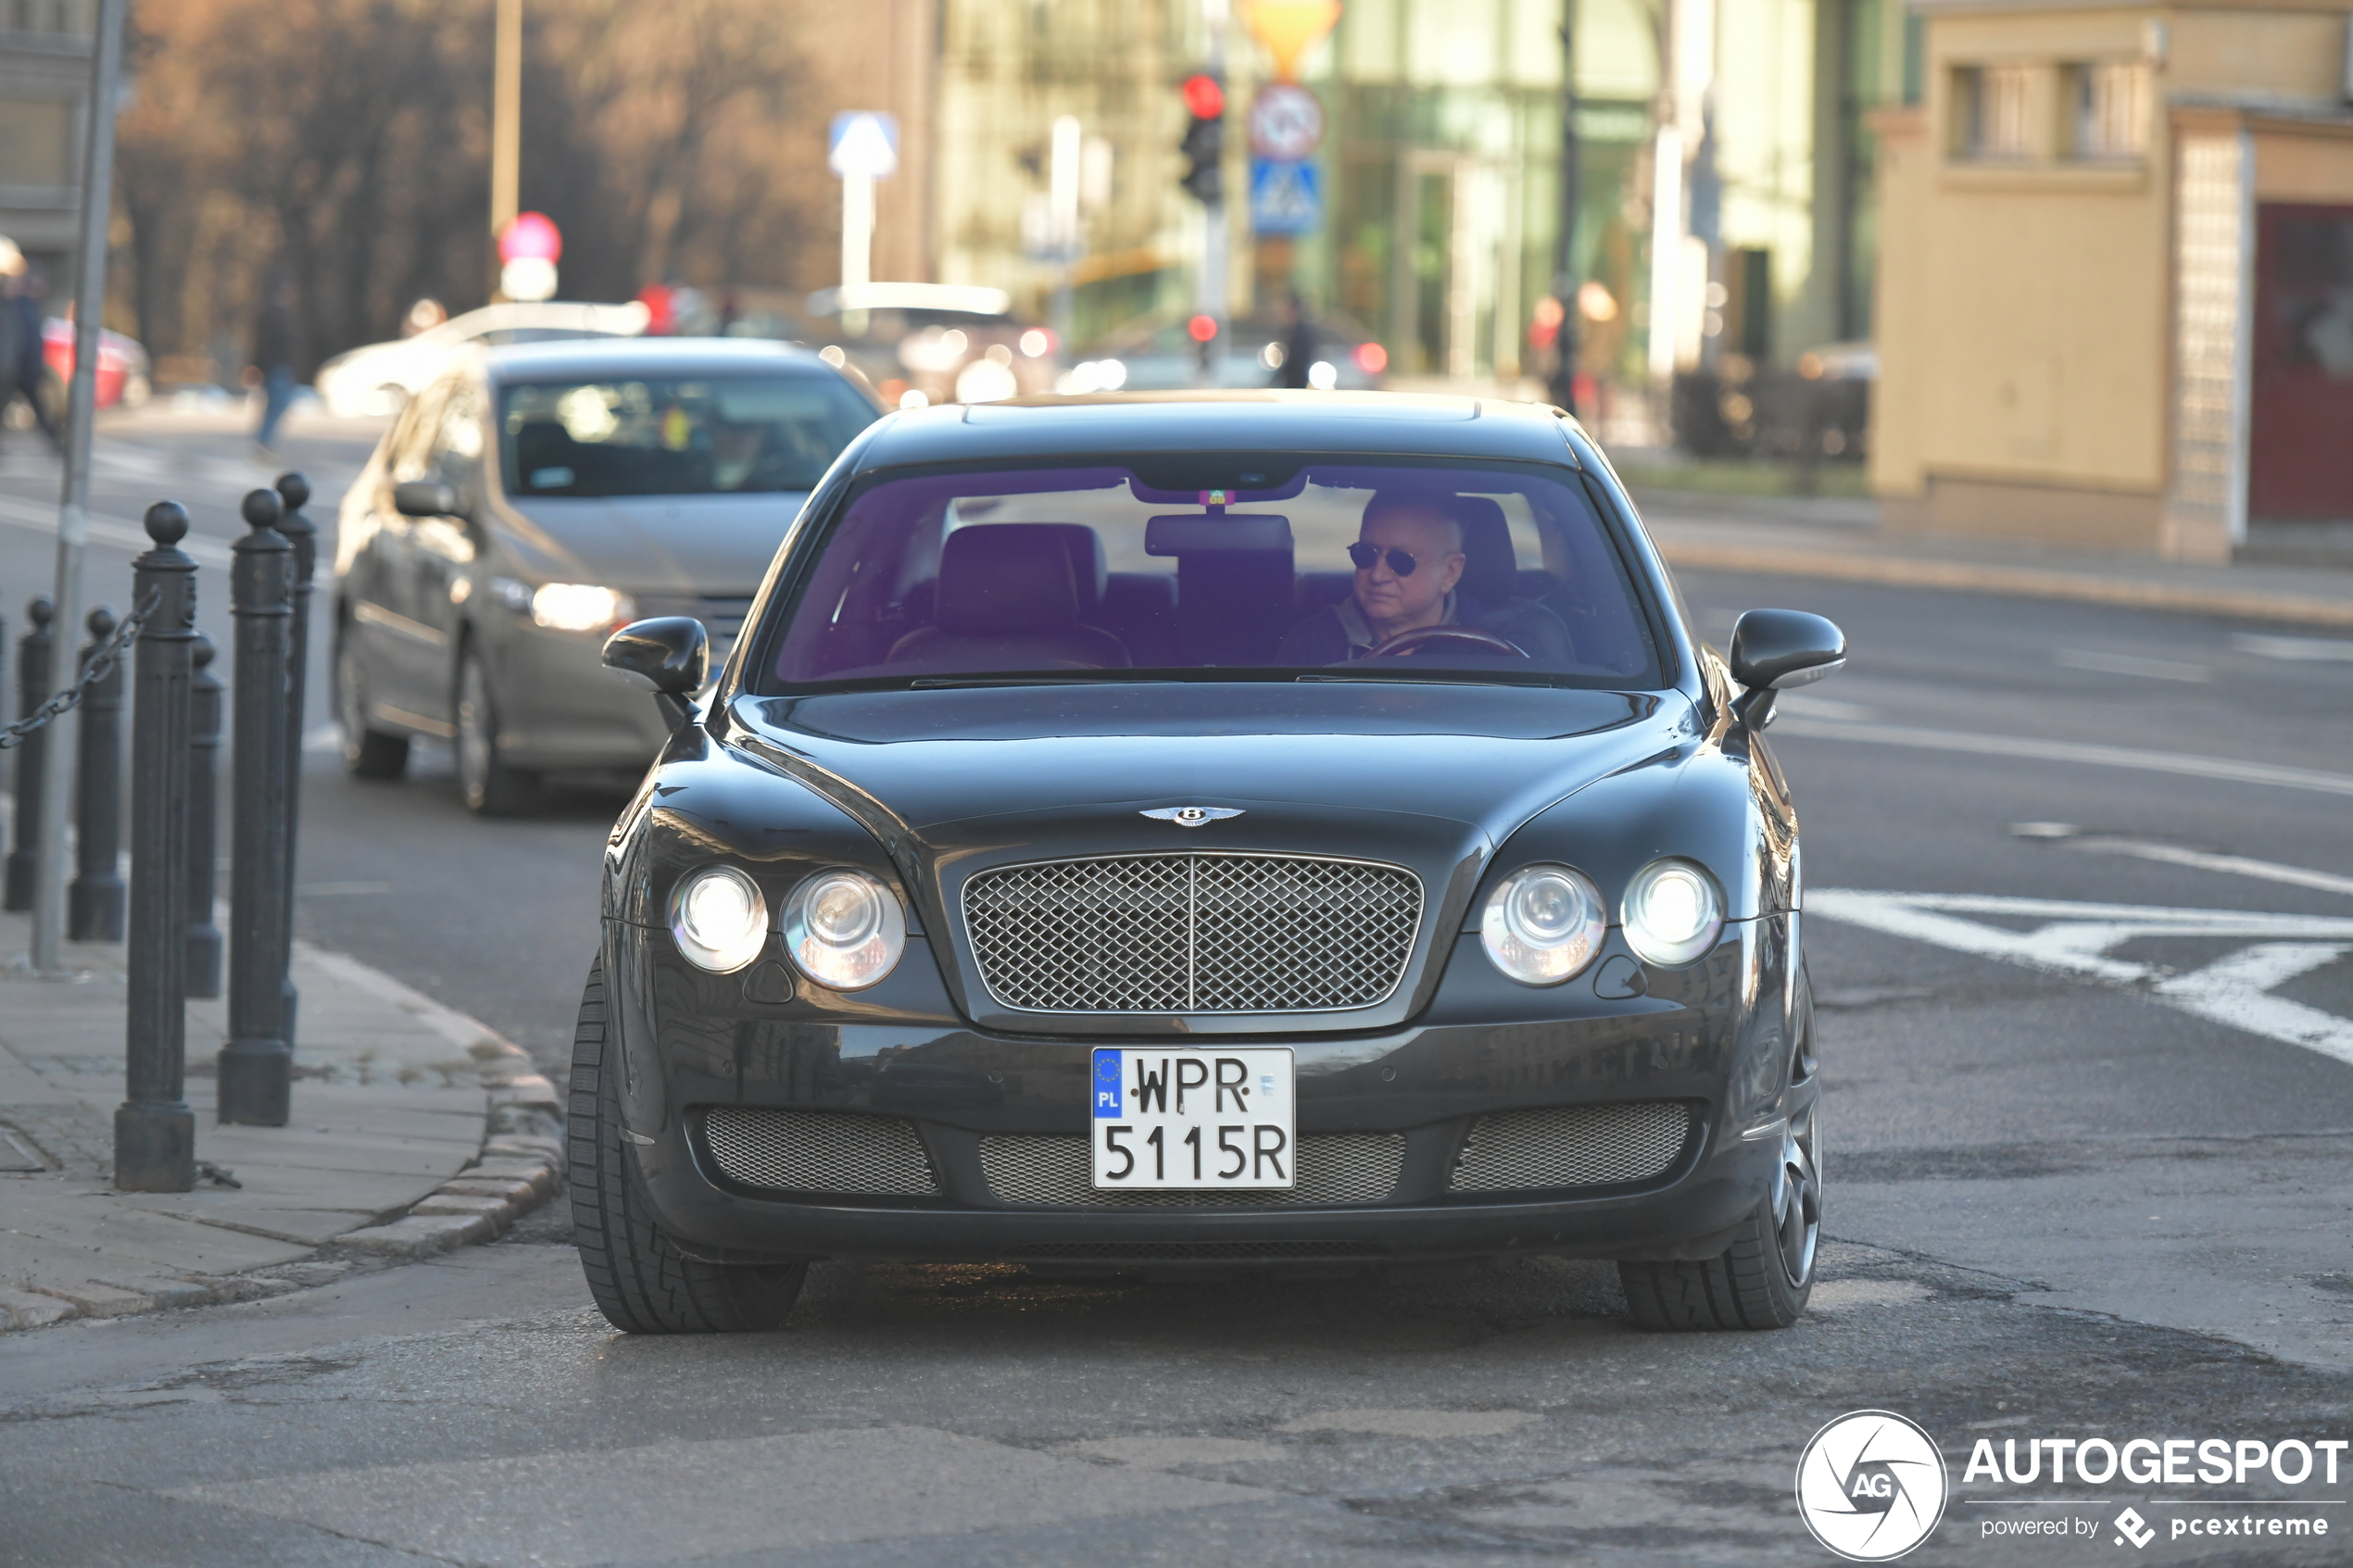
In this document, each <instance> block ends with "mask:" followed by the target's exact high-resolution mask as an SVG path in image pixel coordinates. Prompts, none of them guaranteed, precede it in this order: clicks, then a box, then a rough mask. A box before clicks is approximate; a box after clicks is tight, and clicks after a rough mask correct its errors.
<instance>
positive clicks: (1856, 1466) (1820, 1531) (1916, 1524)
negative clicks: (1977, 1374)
mask: <svg viewBox="0 0 2353 1568" xmlns="http://www.w3.org/2000/svg"><path fill="white" fill-rule="evenodd" d="M1944 1488H1945V1480H1944V1455H1943V1454H1941V1453H1939V1452H1938V1451H1937V1448H1936V1442H1935V1439H1933V1438H1931V1436H1929V1435H1928V1434H1927V1433H1926V1432H1923V1431H1921V1430H1920V1428H1919V1427H1918V1426H1917V1425H1915V1424H1912V1423H1911V1422H1909V1421H1906V1420H1905V1419H1904V1417H1902V1416H1900V1415H1896V1414H1894V1413H1893V1412H1892V1411H1854V1412H1852V1413H1851V1414H1847V1415H1843V1416H1840V1417H1839V1418H1838V1419H1837V1420H1836V1421H1833V1422H1831V1424H1829V1425H1828V1426H1825V1427H1823V1428H1822V1429H1821V1430H1820V1431H1819V1432H1817V1433H1815V1434H1814V1438H1813V1441H1811V1442H1809V1443H1807V1444H1806V1452H1805V1453H1803V1454H1802V1455H1800V1456H1799V1457H1798V1461H1797V1512H1798V1517H1799V1518H1801V1519H1803V1520H1805V1521H1806V1528H1807V1529H1808V1530H1811V1531H1812V1532H1813V1533H1814V1538H1815V1539H1816V1540H1818V1541H1819V1542H1821V1543H1822V1544H1823V1545H1824V1546H1826V1547H1828V1548H1830V1549H1831V1550H1832V1551H1833V1552H1836V1553H1837V1554H1838V1555H1839V1556H1841V1557H1843V1558H1845V1559H1847V1560H1848V1561H1849V1562H1888V1561H1890V1560H1891V1559H1893V1558H1898V1557H1901V1556H1903V1555H1904V1554H1905V1553H1906V1552H1907V1551H1909V1550H1911V1549H1913V1548H1914V1547H1916V1546H1918V1545H1919V1544H1920V1543H1921V1542H1922V1541H1924V1540H1926V1539H1928V1537H1930V1536H1931V1535H1933V1534H1934V1533H1935V1531H1936V1522H1937V1521H1938V1520H1940V1519H1942V1518H1943V1517H1944Z"/></svg>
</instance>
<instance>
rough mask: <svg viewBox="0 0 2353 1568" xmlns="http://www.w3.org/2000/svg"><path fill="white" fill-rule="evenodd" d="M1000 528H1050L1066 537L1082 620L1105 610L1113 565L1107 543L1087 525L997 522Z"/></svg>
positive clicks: (1065, 544) (994, 525)
mask: <svg viewBox="0 0 2353 1568" xmlns="http://www.w3.org/2000/svg"><path fill="white" fill-rule="evenodd" d="M990 526H992V527H996V528H1018V527H1024V526H1026V527H1031V528H1048V529H1051V530H1052V531H1053V532H1055V533H1059V534H1061V535H1062V541H1063V546H1064V547H1065V548H1067V549H1068V550H1069V551H1070V578H1071V583H1072V584H1073V586H1075V587H1076V588H1077V590H1078V619H1079V620H1081V621H1084V620H1086V619H1087V618H1088V616H1090V615H1093V614H1094V613H1095V611H1096V610H1098V609H1100V608H1101V607H1102V602H1103V590H1104V589H1106V588H1108V587H1109V586H1110V585H1111V562H1110V561H1109V560H1108V559H1106V558H1104V555H1103V542H1102V541H1101V539H1099V538H1097V537H1096V536H1095V531H1094V530H1093V529H1091V528H1089V527H1088V526H1087V525H1086V524H1085V523H1083V522H1038V523H1029V524H1021V523H993V524H991V525H990Z"/></svg>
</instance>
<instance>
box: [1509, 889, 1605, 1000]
mask: <svg viewBox="0 0 2353 1568" xmlns="http://www.w3.org/2000/svg"><path fill="white" fill-rule="evenodd" d="M1608 924H1609V917H1608V915H1607V913H1606V912H1605V911H1604V906H1603V904H1602V896H1601V893H1600V892H1599V891H1598V890H1597V889H1596V888H1595V887H1594V886H1593V884H1592V883H1590V882H1588V881H1586V880H1585V878H1584V877H1582V876H1580V875H1579V874H1578V873H1577V872H1573V871H1570V870H1569V869H1568V868H1567V866H1523V867H1521V868H1520V869H1519V870H1518V871H1516V872H1513V873H1512V874H1511V875H1509V876H1507V877H1505V878H1504V880H1503V882H1502V883H1501V884H1499V885H1498V886H1497V887H1496V889H1495V891H1494V892H1493V893H1491V894H1490V895H1488V897H1487V908H1486V909H1485V910H1483V911H1482V912H1481V913H1480V915H1479V917H1478V940H1479V945H1480V946H1481V947H1485V948H1486V949H1487V956H1488V958H1489V959H1490V960H1491V961H1492V962H1493V963H1494V965H1495V967H1496V968H1497V969H1500V970H1502V971H1503V972H1504V973H1505V974H1508V975H1510V976H1511V977H1512V978H1513V979H1514V980H1516V981H1518V982H1519V983H1520V984H1521V985H1559V984H1560V983H1561V982H1562V981H1564V980H1567V979H1569V978H1571V977H1572V976H1574V975H1575V974H1577V973H1578V972H1579V971H1580V970H1582V969H1583V968H1584V967H1585V966H1586V965H1587V964H1589V963H1592V961H1593V956H1594V955H1595V954H1596V953H1599V952H1600V951H1601V950H1602V938H1603V936H1604V935H1606V933H1607V930H1608Z"/></svg>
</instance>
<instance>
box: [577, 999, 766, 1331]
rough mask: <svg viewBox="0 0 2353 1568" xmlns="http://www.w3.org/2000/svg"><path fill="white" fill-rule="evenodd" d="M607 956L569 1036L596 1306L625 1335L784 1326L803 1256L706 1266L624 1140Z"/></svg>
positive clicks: (582, 1229) (582, 1204)
mask: <svg viewBox="0 0 2353 1568" xmlns="http://www.w3.org/2000/svg"><path fill="white" fill-rule="evenodd" d="M609 1041H610V1029H609V1025H608V1023H607V1014H606V1008H605V970H604V960H602V959H598V960H597V961H596V962H595V963H594V964H592V965H591V966H590V967H589V970H588V986H587V989H586V990H585V991H584V992H583V993H582V994H581V997H580V1022H579V1026H578V1027H577V1028H576V1029H575V1030H574V1031H573V1045H572V1095H571V1101H572V1115H571V1121H570V1122H569V1123H567V1126H566V1131H565V1138H566V1144H567V1149H566V1156H567V1160H568V1161H569V1163H570V1165H571V1173H572V1227H573V1241H574V1243H575V1244H576V1245H577V1246H578V1247H579V1248H580V1267H581V1272H582V1273H585V1274H586V1275H587V1277H588V1293H589V1295H591V1296H592V1297H594V1298H596V1302H597V1310H598V1311H601V1312H602V1313H604V1314H605V1318H606V1320H607V1321H608V1322H610V1323H611V1324H612V1325H613V1326H614V1327H615V1328H617V1329H620V1330H621V1331H622V1332H623V1333H624V1334H764V1333H767V1332H769V1331H770V1330H772V1329H775V1328H778V1327H781V1326H782V1325H783V1323H784V1321H785V1316H786V1313H788V1312H790V1311H792V1306H793V1302H794V1301H795V1300H797V1299H799V1296H800V1286H801V1281H802V1280H803V1279H804V1278H805V1277H806V1276H807V1274H808V1273H809V1265H808V1264H807V1263H805V1262H797V1263H777V1264H770V1265H754V1264H728V1263H707V1262H704V1261H702V1260H700V1259H698V1258H690V1257H687V1256H686V1254H685V1253H684V1252H683V1251H681V1250H680V1249H679V1248H678V1245H677V1243H675V1242H674V1241H673V1240H672V1239H671V1238H670V1236H668V1234H667V1233H665V1232H664V1231H663V1230H662V1227H661V1220H660V1219H658V1218H657V1217H656V1216H655V1214H654V1210H653V1204H652V1201H651V1200H650V1198H648V1195H647V1192H646V1184H645V1179H644V1177H642V1176H641V1175H640V1174H639V1173H638V1171H637V1161H636V1157H635V1154H634V1153H633V1152H632V1150H631V1149H630V1148H629V1146H628V1144H627V1143H626V1141H625V1140H624V1139H623V1137H622V1135H621V1131H622V1123H621V1094H620V1089H619V1086H618V1084H617V1082H616V1080H617V1079H618V1077H619V1069H618V1063H617V1062H616V1061H615V1060H614V1055H615V1053H614V1052H613V1051H612V1050H611V1049H610V1044H609Z"/></svg>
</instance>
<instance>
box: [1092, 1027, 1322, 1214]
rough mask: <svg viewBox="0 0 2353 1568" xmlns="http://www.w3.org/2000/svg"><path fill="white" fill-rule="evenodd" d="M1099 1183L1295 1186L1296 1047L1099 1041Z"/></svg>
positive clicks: (1096, 1087) (1096, 1092) (1096, 1166)
mask: <svg viewBox="0 0 2353 1568" xmlns="http://www.w3.org/2000/svg"><path fill="white" fill-rule="evenodd" d="M1092 1082H1093V1088H1094V1116H1093V1121H1092V1123H1091V1124H1092V1126H1093V1128H1094V1133H1093V1141H1094V1148H1095V1156H1094V1174H1095V1185H1096V1186H1097V1187H1099V1188H1113V1189H1117V1188H1161V1189H1166V1188H1172V1187H1174V1188H1180V1189H1182V1188H1189V1189H1193V1190H1203V1189H1207V1190H1220V1191H1222V1190H1225V1189H1227V1188H1246V1187H1258V1188H1266V1187H1288V1186H1290V1185H1291V1183H1292V1180H1293V1179H1294V1178H1293V1174H1292V1169H1291V1152H1292V1149H1293V1148H1294V1146H1295V1145H1296V1143H1297V1141H1298V1140H1297V1139H1296V1138H1295V1137H1294V1136H1293V1133H1292V1124H1291V1120H1292V1119H1291V1059H1290V1051H1289V1050H1222V1051H1221V1050H1167V1049H1154V1050H1138V1049H1135V1048H1133V1047H1113V1046H1099V1047H1096V1049H1095V1062H1094V1075H1093V1080H1092Z"/></svg>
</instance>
